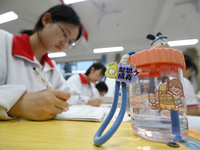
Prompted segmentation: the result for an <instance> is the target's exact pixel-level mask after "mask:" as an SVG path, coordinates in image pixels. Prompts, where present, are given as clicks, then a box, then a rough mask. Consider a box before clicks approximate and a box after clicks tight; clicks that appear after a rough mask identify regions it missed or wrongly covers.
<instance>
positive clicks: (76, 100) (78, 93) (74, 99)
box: [66, 75, 102, 106]
mask: <svg viewBox="0 0 200 150" xmlns="http://www.w3.org/2000/svg"><path fill="white" fill-rule="evenodd" d="M66 84H67V86H68V87H70V90H71V97H70V99H69V100H68V103H69V105H92V106H99V105H100V104H101V103H102V99H101V98H90V97H89V96H87V95H84V94H83V93H82V89H81V87H82V83H81V81H80V77H79V75H72V76H71V77H70V78H69V79H68V80H67V82H66Z"/></svg>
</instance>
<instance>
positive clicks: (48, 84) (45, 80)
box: [33, 67, 53, 89]
mask: <svg viewBox="0 0 200 150" xmlns="http://www.w3.org/2000/svg"><path fill="white" fill-rule="evenodd" d="M33 71H34V75H35V76H36V78H37V79H38V80H39V81H40V82H41V83H42V84H44V85H45V86H46V87H47V88H49V89H53V86H52V84H51V83H50V82H49V81H48V80H47V79H46V78H45V77H44V76H43V75H42V73H41V72H40V71H39V70H38V69H37V68H35V67H34V68H33Z"/></svg>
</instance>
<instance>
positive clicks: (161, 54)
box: [129, 47, 186, 78]
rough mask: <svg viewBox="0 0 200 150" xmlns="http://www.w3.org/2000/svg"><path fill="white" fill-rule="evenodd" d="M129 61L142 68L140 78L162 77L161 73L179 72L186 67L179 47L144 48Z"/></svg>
mask: <svg viewBox="0 0 200 150" xmlns="http://www.w3.org/2000/svg"><path fill="white" fill-rule="evenodd" d="M129 63H134V64H135V65H136V68H141V69H142V72H141V73H140V75H139V77H140V78H145V77H160V76H161V73H163V72H165V73H166V72H168V73H172V72H173V73H174V72H175V73H177V72H178V69H179V68H181V69H182V70H184V69H185V67H186V65H185V60H184V56H183V53H182V52H181V51H179V50H178V49H173V48H168V47H159V48H152V49H147V50H143V51H141V52H137V53H135V54H134V55H131V56H130V59H129Z"/></svg>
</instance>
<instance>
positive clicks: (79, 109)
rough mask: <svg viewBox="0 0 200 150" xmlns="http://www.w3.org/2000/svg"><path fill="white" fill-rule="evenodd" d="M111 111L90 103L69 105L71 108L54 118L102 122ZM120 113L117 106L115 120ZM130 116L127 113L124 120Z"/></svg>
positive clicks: (127, 119)
mask: <svg viewBox="0 0 200 150" xmlns="http://www.w3.org/2000/svg"><path fill="white" fill-rule="evenodd" d="M109 112H110V108H109V107H95V106H90V105H72V106H69V110H68V111H66V112H63V113H61V114H58V115H57V116H56V117H55V118H54V119H57V120H79V121H97V122H101V121H104V119H105V118H106V117H107V115H108V113H109ZM118 113H119V108H117V110H116V112H115V114H114V116H113V119H112V120H111V121H115V119H116V118H117V116H118ZM129 120H130V117H129V116H128V115H127V114H125V116H124V119H123V121H129Z"/></svg>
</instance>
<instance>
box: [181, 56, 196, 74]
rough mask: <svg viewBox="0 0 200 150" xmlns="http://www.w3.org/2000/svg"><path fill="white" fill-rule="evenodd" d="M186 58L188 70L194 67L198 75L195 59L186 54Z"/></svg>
mask: <svg viewBox="0 0 200 150" xmlns="http://www.w3.org/2000/svg"><path fill="white" fill-rule="evenodd" d="M184 58H185V64H186V69H187V68H190V67H192V68H193V69H194V71H195V73H196V74H197V73H198V68H197V65H196V64H195V62H194V61H193V59H192V58H191V57H190V56H189V55H187V54H184Z"/></svg>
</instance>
